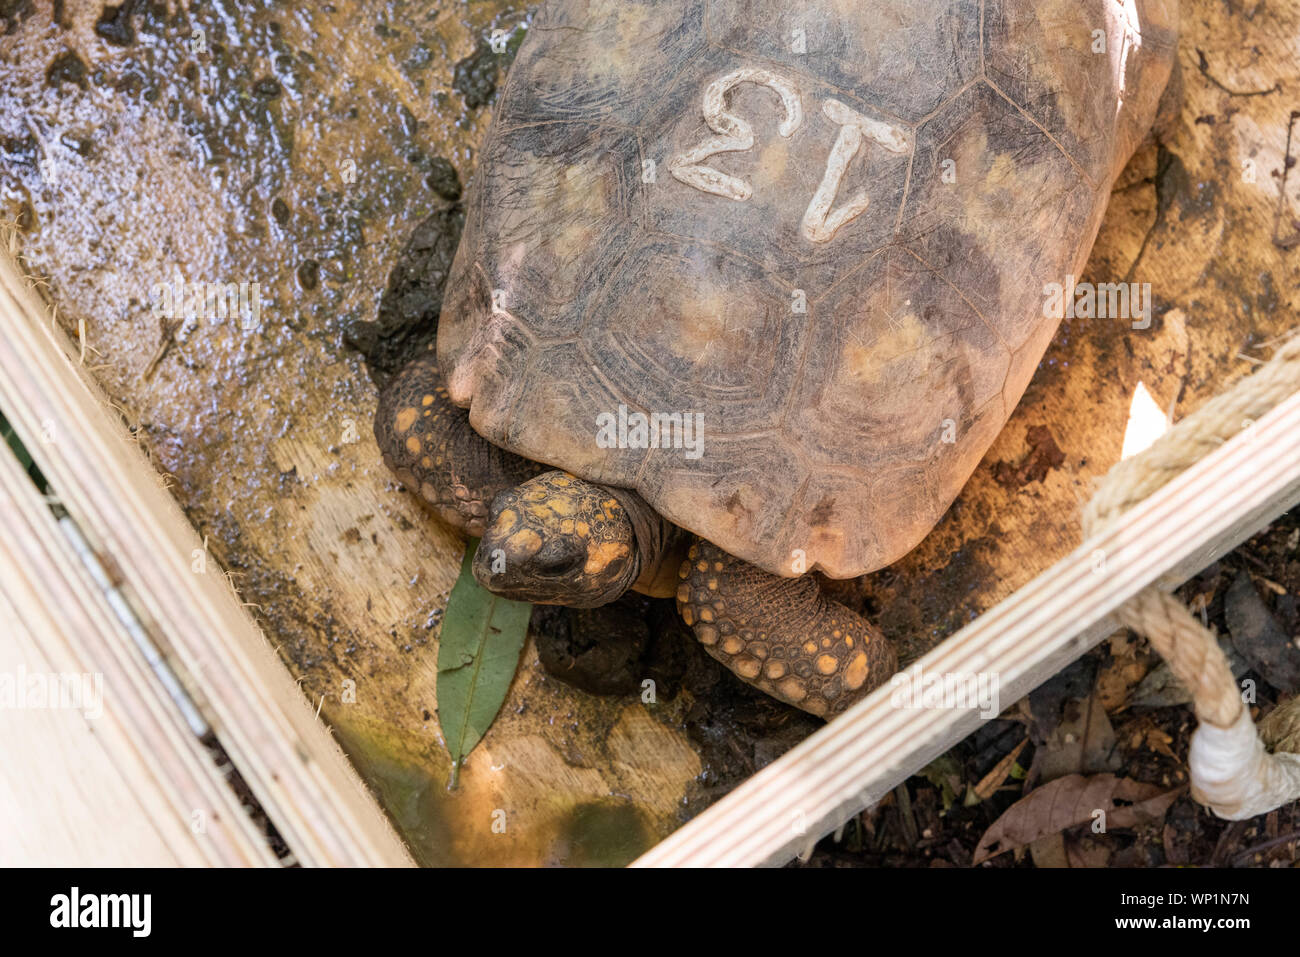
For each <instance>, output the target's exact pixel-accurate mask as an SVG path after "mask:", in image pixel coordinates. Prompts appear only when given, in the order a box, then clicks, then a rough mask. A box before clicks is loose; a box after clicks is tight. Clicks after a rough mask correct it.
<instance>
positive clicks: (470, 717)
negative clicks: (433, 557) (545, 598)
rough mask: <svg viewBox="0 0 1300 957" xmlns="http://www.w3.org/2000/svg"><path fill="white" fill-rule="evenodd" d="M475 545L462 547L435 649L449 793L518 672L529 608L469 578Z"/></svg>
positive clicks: (476, 544)
mask: <svg viewBox="0 0 1300 957" xmlns="http://www.w3.org/2000/svg"><path fill="white" fill-rule="evenodd" d="M477 549H478V539H476V538H471V539H470V540H469V544H468V545H467V546H466V547H465V559H464V561H462V562H461V566H460V577H459V578H457V579H456V584H455V586H454V587H453V588H452V590H451V597H450V598H449V599H448V600H447V611H446V613H445V614H444V615H443V620H442V636H441V639H440V641H439V645H438V722H439V724H440V725H441V726H442V736H443V739H444V740H445V741H446V743H447V751H448V752H449V753H450V754H451V781H450V786H451V787H455V786H456V781H457V778H458V777H459V775H460V766H461V762H462V761H464V759H465V756H466V755H467V754H469V752H470V751H472V750H474V746H475V745H476V744H478V743H479V741H480V740H482V738H483V735H484V734H486V733H487V729H488V727H489V726H490V725H491V724H492V722H493V721H494V720H495V719H496V716H497V712H498V711H500V710H501V705H502V703H503V702H504V701H505V698H506V692H507V691H508V690H509V688H510V681H511V679H513V678H514V675H515V671H516V669H517V668H518V667H519V654H520V652H522V651H523V648H524V639H525V638H526V637H527V635H528V619H529V617H530V616H531V615H532V609H533V606H532V605H530V604H528V603H527V602H519V601H510V600H508V599H505V598H501V597H499V596H497V595H494V594H492V593H491V592H490V591H488V590H487V589H485V588H484V587H483V586H482V585H480V584H479V583H478V582H477V581H476V580H475V578H474V572H473V570H472V569H473V564H474V552H475V551H476V550H477Z"/></svg>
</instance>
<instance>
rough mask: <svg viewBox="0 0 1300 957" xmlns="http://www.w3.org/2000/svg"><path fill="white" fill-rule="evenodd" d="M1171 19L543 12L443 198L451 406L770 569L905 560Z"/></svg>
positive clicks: (534, 454) (1157, 77) (1094, 6)
mask: <svg viewBox="0 0 1300 957" xmlns="http://www.w3.org/2000/svg"><path fill="white" fill-rule="evenodd" d="M1175 25H1176V0H1123V2H1121V0H984V2H980V0H881V2H877V3H863V2H862V0H820V2H807V3H800V4H787V3H786V2H785V0H707V2H705V0H694V2H685V3H684V2H681V0H672V2H627V0H617V2H615V0H552V2H549V3H547V4H546V5H545V6H544V8H543V9H542V10H541V11H540V12H539V13H538V15H537V17H536V20H535V22H534V23H533V25H532V27H531V29H530V30H529V33H528V37H527V39H526V40H525V42H524V43H523V45H522V47H521V48H520V51H519V55H518V58H517V60H516V62H515V64H514V66H513V68H512V69H511V72H510V76H509V79H508V83H507V86H506V88H505V90H504V93H503V96H502V98H501V100H500V103H499V105H498V107H497V113H496V116H495V121H494V126H493V129H492V131H491V133H490V135H489V136H488V138H487V140H486V142H485V145H484V147H483V149H482V152H481V155H480V157H479V163H478V171H477V173H476V175H475V178H474V182H473V184H472V186H471V189H470V191H469V196H468V199H467V209H466V228H465V233H464V236H463V238H462V241H461V245H460V248H459V250H458V253H457V256H456V260H455V263H454V265H453V269H452V274H451V278H450V280H449V287H448V292H447V296H446V300H445V303H446V304H445V305H444V308H443V312H442V316H441V320H440V326H439V336H438V357H439V363H440V366H441V368H442V370H443V374H444V377H445V379H446V382H447V385H448V390H449V392H450V394H451V397H452V399H453V401H455V402H456V403H458V404H460V405H463V406H468V408H469V410H470V422H471V424H472V425H473V427H474V428H475V429H476V430H477V431H478V432H479V433H480V434H482V435H483V436H484V437H486V438H487V439H488V440H490V441H491V442H493V443H495V444H497V445H499V446H502V447H504V448H507V449H509V450H511V451H514V452H517V453H519V454H521V455H524V456H526V457H528V458H530V459H534V460H537V461H539V462H543V463H546V464H549V465H553V466H556V467H559V468H563V469H567V470H568V471H570V472H572V473H574V474H576V475H579V476H582V477H583V478H586V479H589V480H592V481H596V482H602V483H606V484H610V485H614V486H621V487H626V488H633V489H636V490H637V491H638V492H639V493H640V494H641V495H642V496H643V497H644V498H645V499H646V500H648V501H649V502H650V503H652V504H653V505H654V506H655V507H656V508H657V509H658V510H659V512H660V513H661V514H662V515H664V516H665V517H666V518H668V519H669V520H671V521H673V522H675V523H676V524H678V525H680V526H682V527H684V528H686V529H689V530H690V531H693V532H695V533H697V534H699V535H701V536H703V537H704V538H706V539H708V540H710V541H712V542H714V543H715V544H717V545H718V546H720V547H721V548H724V549H726V550H727V551H728V552H730V553H732V554H733V555H736V556H738V557H740V558H742V559H745V560H747V561H750V562H753V563H755V564H757V565H759V566H761V567H762V568H764V569H766V570H768V571H771V572H774V573H777V574H782V575H793V574H798V573H801V572H803V571H807V570H811V569H814V568H820V569H821V570H823V571H824V572H825V573H827V574H828V575H830V576H832V577H848V576H854V575H859V574H863V573H865V572H868V571H871V570H874V569H876V568H879V567H881V566H883V565H886V564H888V563H890V562H892V561H894V560H896V559H897V558H899V557H900V556H902V555H903V554H904V553H906V552H907V551H909V550H910V549H911V548H912V547H913V546H915V545H916V544H917V543H918V542H919V541H920V540H921V538H923V537H924V536H925V535H926V533H927V532H928V531H929V530H930V529H931V528H932V527H933V525H934V524H935V523H936V522H937V521H938V519H939V518H940V517H941V516H942V515H943V513H944V511H945V510H946V509H947V508H948V506H949V505H950V504H951V502H952V501H953V499H954V498H955V497H956V495H957V493H958V492H959V491H960V489H961V487H962V486H963V484H964V483H965V482H966V480H967V478H968V477H969V476H970V474H971V472H972V471H973V470H974V469H975V467H976V465H977V464H978V463H979V460H980V458H981V457H982V456H983V454H984V452H985V451H986V450H987V449H988V447H989V445H990V444H991V443H992V441H993V439H994V437H995V436H996V435H997V433H998V431H999V430H1000V429H1001V428H1002V426H1003V425H1004V423H1005V422H1006V420H1007V418H1008V416H1009V415H1010V413H1011V411H1012V409H1013V408H1014V407H1015V405H1016V403H1017V402H1018V401H1019V399H1020V396H1021V394H1022V393H1023V392H1024V390H1025V387H1026V385H1027V384H1028V382H1029V379H1030V377H1031V376H1032V375H1033V373H1034V371H1035V368H1036V366H1037V364H1038V362H1039V361H1040V359H1041V357H1042V354H1043V352H1044V351H1045V350H1046V347H1047V345H1048V343H1049V342H1050V340H1051V338H1052V336H1053V334H1054V332H1055V329H1056V326H1057V325H1058V322H1059V317H1057V316H1053V315H1051V314H1050V312H1051V310H1049V309H1046V308H1045V296H1044V292H1045V286H1046V285H1047V284H1049V283H1053V282H1056V283H1066V282H1067V278H1066V277H1067V276H1077V275H1078V274H1079V272H1080V270H1081V268H1082V267H1083V265H1084V263H1085V260H1086V258H1087V254H1088V250H1089V249H1090V247H1091V245H1092V242H1093V239H1094V237H1095V236H1096V233H1097V229H1098V227H1099V225H1100V222H1101V218H1102V213H1103V211H1104V209H1105V205H1106V200H1107V197H1108V194H1109V190H1110V187H1111V184H1112V182H1113V180H1114V178H1115V176H1116V175H1117V173H1118V172H1119V170H1120V169H1121V168H1122V167H1123V165H1124V163H1125V162H1126V161H1127V159H1128V157H1129V155H1130V154H1131V153H1132V151H1133V149H1134V148H1135V146H1136V145H1137V144H1138V143H1139V141H1140V140H1141V139H1142V137H1143V136H1144V135H1145V133H1146V131H1147V129H1148V128H1149V127H1150V125H1151V123H1152V120H1153V118H1154V116H1155V112H1156V107H1157V102H1158V100H1159V97H1160V95H1161V93H1162V91H1163V89H1164V87H1165V85H1166V82H1167V80H1168V79H1169V77H1170V73H1171V68H1172V66H1173V63H1174V46H1175V39H1176V34H1175V29H1176V27H1175ZM1108 321H1121V320H1108ZM638 416H644V417H645V419H646V420H649V424H650V425H652V426H654V427H652V428H648V429H641V428H640V426H641V425H642V424H644V422H643V420H642V419H641V418H639V417H638ZM674 416H678V417H679V418H676V419H675V418H674ZM651 417H656V418H651ZM679 424H680V425H681V428H678V425H679ZM690 426H694V427H696V432H695V434H694V435H690V434H686V430H687V427H690ZM656 438H657V439H658V441H657V442H656V441H655V439H656ZM692 439H694V444H693V445H692V442H691V440H692ZM656 444H657V445H658V446H659V447H653V446H654V445H656ZM647 446H649V447H647Z"/></svg>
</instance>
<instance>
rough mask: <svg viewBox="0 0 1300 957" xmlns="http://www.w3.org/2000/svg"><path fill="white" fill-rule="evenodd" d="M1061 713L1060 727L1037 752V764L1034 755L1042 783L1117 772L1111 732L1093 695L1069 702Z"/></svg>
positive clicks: (1100, 706)
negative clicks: (1083, 775)
mask: <svg viewBox="0 0 1300 957" xmlns="http://www.w3.org/2000/svg"><path fill="white" fill-rule="evenodd" d="M1062 711H1063V713H1064V717H1063V719H1062V721H1061V723H1060V724H1059V725H1057V726H1056V729H1055V730H1054V731H1053V732H1052V733H1051V734H1050V735H1048V738H1047V742H1046V744H1045V745H1044V747H1043V748H1041V749H1040V751H1041V753H1042V756H1041V760H1040V759H1039V756H1038V755H1035V762H1036V763H1037V764H1038V772H1039V776H1040V777H1041V778H1042V780H1044V781H1051V780H1053V779H1055V778H1060V777H1064V776H1065V775H1067V774H1081V773H1082V774H1091V773H1093V772H1097V771H1115V770H1118V768H1119V764H1120V756H1119V752H1118V751H1117V749H1116V747H1115V730H1114V729H1113V728H1112V727H1111V724H1110V719H1109V718H1108V717H1107V716H1106V709H1105V708H1104V707H1102V704H1101V697H1100V695H1098V694H1096V693H1093V694H1091V695H1089V696H1088V697H1086V698H1074V699H1070V700H1068V701H1066V702H1065V705H1064V707H1063V709H1062Z"/></svg>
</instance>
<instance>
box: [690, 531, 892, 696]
mask: <svg viewBox="0 0 1300 957" xmlns="http://www.w3.org/2000/svg"><path fill="white" fill-rule="evenodd" d="M679 576H680V578H681V584H680V585H679V586H678V588H677V610H678V611H679V612H680V613H681V615H682V618H683V619H684V620H685V621H686V624H688V625H690V626H691V627H692V629H693V630H694V632H695V637H696V638H697V639H699V641H700V643H701V644H703V645H704V647H705V649H706V650H707V651H708V652H709V654H710V655H712V656H713V657H714V658H716V659H717V660H718V661H720V662H722V664H724V665H726V666H727V667H728V668H729V669H731V670H732V671H733V672H735V673H736V674H737V675H738V676H740V678H742V679H743V680H744V681H746V682H748V683H749V684H751V685H753V686H754V687H756V688H758V689H759V690H761V691H765V692H767V693H768V694H770V695H772V696H773V697H774V698H778V699H780V700H781V701H784V702H786V703H787V704H792V705H794V706H795V707H797V708H802V709H803V710H804V711H808V712H811V713H812V714H816V715H820V716H821V717H832V716H834V715H836V714H839V713H840V712H841V711H844V710H845V709H846V708H848V707H849V705H851V704H853V703H854V702H855V701H857V700H858V699H859V698H862V697H864V696H865V695H867V694H868V693H869V692H870V691H872V690H873V689H874V688H876V687H877V686H879V685H880V684H882V683H883V682H884V681H885V680H886V679H888V678H889V676H890V675H892V674H893V673H894V671H895V670H896V668H897V658H896V657H895V654H894V650H893V648H892V647H891V646H890V644H889V642H888V641H886V640H885V637H884V636H883V635H882V634H881V633H880V632H879V631H878V630H877V629H876V627H875V626H874V625H872V624H871V623H870V622H868V621H867V620H866V619H865V618H863V617H862V616H861V615H859V614H858V613H857V612H855V611H853V610H851V609H849V608H847V607H845V606H844V605H841V604H840V603H839V602H837V601H832V600H831V599H829V598H827V597H826V596H825V595H823V594H822V590H821V586H820V585H818V584H817V582H816V581H815V580H814V579H812V578H811V577H809V576H806V575H805V576H803V577H801V578H781V577H780V576H777V575H771V574H769V573H767V572H765V571H763V570H762V569H760V568H756V567H755V566H753V565H750V564H748V563H746V562H742V561H740V560H739V559H737V558H733V557H732V556H730V555H728V554H727V553H726V552H724V551H722V549H720V548H718V547H717V546H715V545H712V544H710V543H708V542H705V541H699V542H697V543H696V544H695V545H693V546H691V550H690V553H689V556H688V558H687V559H686V561H685V562H683V563H682V568H681V571H680V572H679Z"/></svg>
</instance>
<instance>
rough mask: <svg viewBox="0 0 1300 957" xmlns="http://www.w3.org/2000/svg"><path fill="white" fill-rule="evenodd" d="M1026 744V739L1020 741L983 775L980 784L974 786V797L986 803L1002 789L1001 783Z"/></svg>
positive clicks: (1027, 740)
mask: <svg viewBox="0 0 1300 957" xmlns="http://www.w3.org/2000/svg"><path fill="white" fill-rule="evenodd" d="M1027 744H1029V739H1028V738H1024V739H1023V740H1021V742H1020V743H1019V744H1017V745H1016V746H1015V747H1014V748H1012V749H1011V753H1010V754H1008V755H1007V756H1006V757H1005V758H1003V759H1002V760H1001V761H999V762H998V763H997V764H995V765H994V766H993V770H992V771H990V772H989V773H988V774H986V775H984V777H983V778H982V779H981V780H980V783H979V784H977V785H975V796H976V797H978V798H979V799H980V800H981V801H987V800H988V799H989V798H991V797H992V796H993V795H994V793H996V791H997V789H998V788H1000V787H1002V782H1003V781H1005V780H1006V779H1007V776H1008V775H1009V774H1010V773H1011V769H1012V767H1014V766H1015V763H1016V758H1018V757H1020V752H1021V751H1023V750H1025V746H1026V745H1027Z"/></svg>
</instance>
